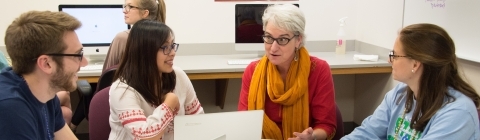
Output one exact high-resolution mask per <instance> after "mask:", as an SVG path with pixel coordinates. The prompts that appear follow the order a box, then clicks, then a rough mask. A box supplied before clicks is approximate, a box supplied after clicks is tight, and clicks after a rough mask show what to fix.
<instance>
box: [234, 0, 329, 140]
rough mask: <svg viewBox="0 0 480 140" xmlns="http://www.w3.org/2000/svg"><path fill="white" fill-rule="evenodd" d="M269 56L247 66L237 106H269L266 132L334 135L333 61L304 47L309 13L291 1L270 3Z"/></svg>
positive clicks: (309, 137) (281, 139)
mask: <svg viewBox="0 0 480 140" xmlns="http://www.w3.org/2000/svg"><path fill="white" fill-rule="evenodd" d="M262 20H263V30H264V35H263V40H264V44H265V56H263V57H262V58H261V59H260V60H259V61H254V62H252V63H251V64H249V65H248V66H247V68H246V69H245V72H244V74H243V78H242V89H241V93H240V99H239V104H238V110H264V111H265V116H264V120H263V129H262V137H263V139H276V140H287V139H288V140H294V139H302V140H303V139H306V140H320V139H331V138H332V137H333V136H334V134H335V130H336V110H335V92H334V87H333V80H332V74H331V72H330V67H329V65H328V63H327V62H326V61H324V60H322V59H319V58H317V57H314V56H310V55H309V54H308V51H307V49H306V48H305V47H304V42H305V17H304V15H303V13H302V11H301V10H300V9H299V8H298V7H296V6H294V5H290V4H284V5H272V6H269V7H267V9H265V12H264V14H263V17H262Z"/></svg>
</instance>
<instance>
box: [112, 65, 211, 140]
mask: <svg viewBox="0 0 480 140" xmlns="http://www.w3.org/2000/svg"><path fill="white" fill-rule="evenodd" d="M173 69H174V71H175V74H176V76H177V79H176V81H177V83H176V86H175V90H174V93H175V94H176V95H177V96H178V100H179V103H180V109H179V111H178V112H177V114H174V113H173V112H171V111H170V109H168V107H167V106H166V105H165V104H161V105H160V106H158V107H155V106H152V105H150V104H149V103H147V102H146V101H145V99H144V98H143V97H142V96H141V95H140V94H139V93H138V92H137V91H135V89H133V88H132V87H129V86H128V85H127V84H126V83H123V82H120V80H116V81H115V82H114V83H113V84H112V86H111V88H110V91H109V92H110V97H109V98H110V118H109V121H110V127H111V129H112V130H111V131H110V136H109V140H127V139H133V140H138V139H145V138H150V137H153V136H155V135H157V134H159V133H160V131H162V130H165V131H164V134H163V137H162V140H173V118H174V117H175V116H176V115H192V114H203V113H204V112H203V108H202V106H201V105H200V102H199V101H198V98H197V95H196V93H195V90H194V89H193V85H192V83H191V82H190V79H189V78H188V77H187V74H186V73H185V72H184V71H183V70H181V69H180V68H178V67H175V66H174V67H173Z"/></svg>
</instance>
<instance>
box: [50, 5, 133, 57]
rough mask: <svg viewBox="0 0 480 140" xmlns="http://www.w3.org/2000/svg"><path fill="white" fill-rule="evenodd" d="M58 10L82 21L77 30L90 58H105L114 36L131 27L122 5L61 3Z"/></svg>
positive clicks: (85, 52) (85, 51)
mask: <svg viewBox="0 0 480 140" xmlns="http://www.w3.org/2000/svg"><path fill="white" fill-rule="evenodd" d="M58 10H59V11H62V12H65V13H68V14H70V15H72V16H73V17H75V18H77V19H78V20H79V21H80V22H81V23H82V26H81V27H80V28H79V29H77V30H75V32H76V33H77V35H78V39H79V40H80V43H82V45H83V50H84V54H85V55H86V56H87V58H90V60H92V59H95V60H98V59H100V60H98V61H102V60H104V59H105V56H106V54H107V52H108V48H109V46H110V43H111V42H112V40H113V38H115V36H116V35H117V34H118V33H119V32H121V31H125V30H128V29H130V25H128V24H126V23H125V20H124V17H125V16H124V14H123V6H122V5H59V6H58Z"/></svg>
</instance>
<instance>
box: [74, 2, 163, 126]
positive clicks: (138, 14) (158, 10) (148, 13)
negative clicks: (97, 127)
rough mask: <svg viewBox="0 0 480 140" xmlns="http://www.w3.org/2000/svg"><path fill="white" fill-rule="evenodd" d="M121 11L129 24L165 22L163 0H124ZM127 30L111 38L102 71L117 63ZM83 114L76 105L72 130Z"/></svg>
mask: <svg viewBox="0 0 480 140" xmlns="http://www.w3.org/2000/svg"><path fill="white" fill-rule="evenodd" d="M123 13H124V14H125V23H126V24H130V25H134V24H135V22H137V21H139V20H141V19H152V20H157V21H160V22H165V17H166V9H165V2H164V0H125V4H124V5H123ZM129 32H130V30H126V31H122V32H120V33H118V34H117V35H116V36H115V38H114V39H113V41H112V43H111V44H110V47H109V49H108V52H107V56H106V58H105V62H104V63H103V70H104V71H105V70H107V69H108V68H111V67H112V66H115V65H118V63H119V61H120V59H121V57H122V56H123V52H124V51H125V44H127V37H128V33H129ZM94 87H95V86H94ZM98 90H101V89H98ZM94 91H95V90H94ZM85 98H87V99H85ZM91 98H92V97H88V96H86V97H83V98H81V99H80V100H81V101H80V103H83V102H84V101H83V100H91ZM85 115H86V114H85V106H84V105H78V106H77V110H76V111H75V113H74V114H73V118H72V123H71V124H70V128H71V129H72V130H73V131H76V128H77V126H78V125H79V124H80V123H81V122H82V120H83V119H84V118H85V117H86V116H85Z"/></svg>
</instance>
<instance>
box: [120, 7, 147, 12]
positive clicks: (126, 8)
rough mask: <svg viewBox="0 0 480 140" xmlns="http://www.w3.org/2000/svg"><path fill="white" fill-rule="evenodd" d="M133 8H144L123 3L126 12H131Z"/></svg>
mask: <svg viewBox="0 0 480 140" xmlns="http://www.w3.org/2000/svg"><path fill="white" fill-rule="evenodd" d="M131 9H139V10H142V9H143V8H140V7H138V6H131V5H123V10H125V12H127V13H128V12H130V10H131Z"/></svg>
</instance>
